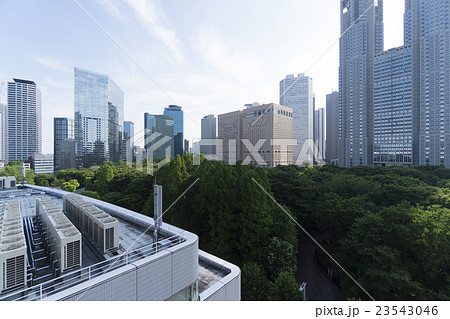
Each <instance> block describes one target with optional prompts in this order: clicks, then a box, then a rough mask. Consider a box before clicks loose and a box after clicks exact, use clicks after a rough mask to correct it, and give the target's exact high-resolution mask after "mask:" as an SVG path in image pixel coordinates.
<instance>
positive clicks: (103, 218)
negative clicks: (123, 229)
mask: <svg viewBox="0 0 450 319" xmlns="http://www.w3.org/2000/svg"><path fill="white" fill-rule="evenodd" d="M63 205H64V211H65V212H66V214H68V216H70V217H71V218H72V220H74V221H75V222H76V223H77V225H78V226H79V227H81V228H82V229H83V230H84V231H85V232H86V233H87V234H88V235H89V237H90V238H91V239H92V241H93V242H94V243H95V244H96V245H97V247H98V248H99V249H100V251H101V252H102V253H107V252H108V251H109V250H112V249H118V248H119V221H118V220H117V219H116V218H114V217H112V216H111V215H109V214H108V213H105V212H104V211H103V210H101V209H99V208H97V207H95V206H94V205H93V204H91V203H89V202H86V201H85V200H84V199H83V198H82V197H80V196H77V195H73V194H67V195H65V196H64V201H63Z"/></svg>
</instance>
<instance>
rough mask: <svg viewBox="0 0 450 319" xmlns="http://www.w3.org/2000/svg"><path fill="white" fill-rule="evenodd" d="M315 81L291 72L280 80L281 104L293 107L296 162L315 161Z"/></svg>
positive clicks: (310, 162)
mask: <svg viewBox="0 0 450 319" xmlns="http://www.w3.org/2000/svg"><path fill="white" fill-rule="evenodd" d="M313 99H314V95H313V81H312V79H311V78H310V77H309V76H306V75H304V74H302V73H300V74H299V75H298V77H295V76H294V75H293V74H289V75H287V76H286V78H285V79H283V80H281V82H280V104H281V105H283V106H286V107H290V108H292V109H293V111H294V112H293V130H294V139H295V140H297V145H296V146H294V147H293V152H294V164H299V165H301V164H304V163H306V162H307V163H309V164H312V163H313V156H312V154H313V152H314V145H313V144H314V141H313V139H314V132H313V126H314V101H313Z"/></svg>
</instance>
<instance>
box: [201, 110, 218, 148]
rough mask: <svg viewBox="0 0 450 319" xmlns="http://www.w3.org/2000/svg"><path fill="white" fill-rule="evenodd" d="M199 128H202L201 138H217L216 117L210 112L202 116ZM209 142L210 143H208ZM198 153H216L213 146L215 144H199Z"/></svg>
mask: <svg viewBox="0 0 450 319" xmlns="http://www.w3.org/2000/svg"><path fill="white" fill-rule="evenodd" d="M201 129H202V132H201V137H202V140H214V139H216V138H217V134H216V117H215V116H214V115H212V114H210V115H207V116H205V117H203V118H202V125H201ZM209 144H211V143H209ZM200 153H202V154H207V155H210V154H216V147H215V145H201V146H200Z"/></svg>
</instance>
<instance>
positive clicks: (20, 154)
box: [7, 79, 42, 161]
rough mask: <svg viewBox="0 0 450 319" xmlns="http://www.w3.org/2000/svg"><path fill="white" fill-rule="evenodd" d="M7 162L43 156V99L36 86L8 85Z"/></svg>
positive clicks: (17, 81)
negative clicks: (37, 155)
mask: <svg viewBox="0 0 450 319" xmlns="http://www.w3.org/2000/svg"><path fill="white" fill-rule="evenodd" d="M7 152H8V161H15V160H19V161H26V160H28V159H29V158H30V157H31V156H33V154H34V153H42V97H41V91H40V90H39V88H38V87H37V85H36V83H34V82H33V81H28V80H20V79H14V82H8V146H7Z"/></svg>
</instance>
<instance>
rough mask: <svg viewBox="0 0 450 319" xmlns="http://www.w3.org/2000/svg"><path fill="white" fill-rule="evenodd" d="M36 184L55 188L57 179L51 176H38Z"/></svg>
mask: <svg viewBox="0 0 450 319" xmlns="http://www.w3.org/2000/svg"><path fill="white" fill-rule="evenodd" d="M34 183H35V184H36V185H39V186H55V183H56V177H55V176H54V175H51V174H36V175H35V176H34Z"/></svg>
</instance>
